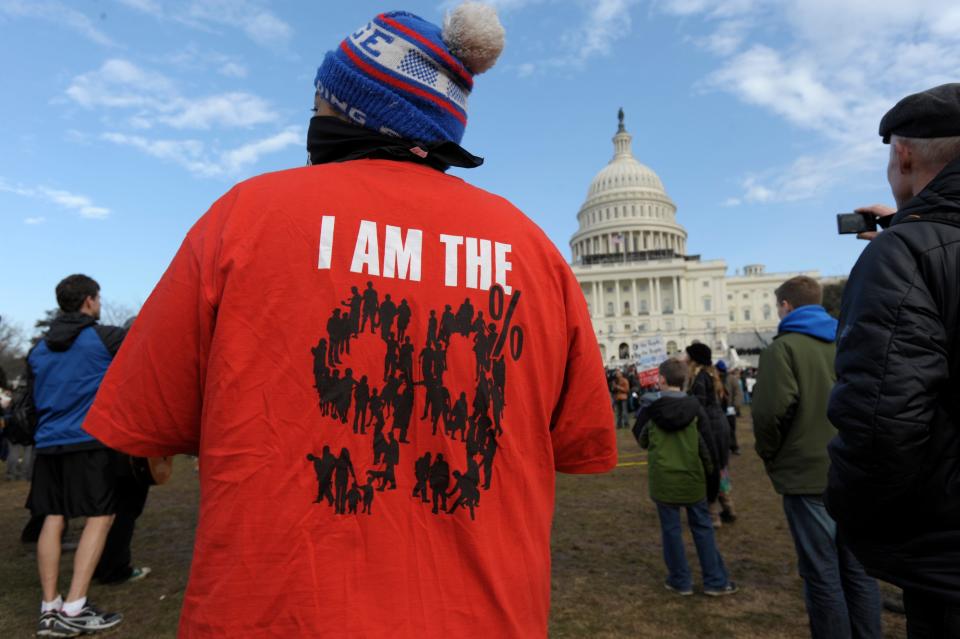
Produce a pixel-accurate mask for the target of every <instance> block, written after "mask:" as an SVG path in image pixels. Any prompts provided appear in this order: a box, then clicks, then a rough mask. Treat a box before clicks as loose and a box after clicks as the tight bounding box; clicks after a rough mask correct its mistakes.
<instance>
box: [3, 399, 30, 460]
mask: <svg viewBox="0 0 960 639" xmlns="http://www.w3.org/2000/svg"><path fill="white" fill-rule="evenodd" d="M36 432H37V407H36V405H35V404H34V403H33V392H32V390H31V389H30V387H29V386H20V388H18V389H17V390H15V391H13V402H11V404H10V412H9V413H8V414H7V415H5V416H4V429H3V435H4V437H6V438H7V439H8V440H10V443H11V444H20V445H21V446H33V443H34V442H33V436H34V434H36Z"/></svg>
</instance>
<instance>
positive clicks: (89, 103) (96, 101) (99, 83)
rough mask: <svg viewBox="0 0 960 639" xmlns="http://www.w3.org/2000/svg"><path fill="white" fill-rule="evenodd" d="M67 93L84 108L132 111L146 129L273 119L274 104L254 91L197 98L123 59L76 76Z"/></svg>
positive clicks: (131, 120) (243, 123)
mask: <svg viewBox="0 0 960 639" xmlns="http://www.w3.org/2000/svg"><path fill="white" fill-rule="evenodd" d="M66 94H67V97H68V98H70V99H71V100H73V101H74V102H76V103H77V104H79V105H80V106H82V107H85V108H88V109H92V108H98V107H101V108H107V109H126V110H130V111H132V113H131V115H130V116H129V120H128V124H130V125H131V126H132V127H134V128H137V129H148V128H151V127H153V126H154V125H155V124H157V123H162V124H166V125H169V126H171V127H174V128H176V129H209V128H212V127H226V128H230V127H240V128H243V127H250V126H254V125H257V124H263V123H266V122H273V121H274V120H276V118H277V115H276V113H275V112H274V111H273V110H272V109H271V107H270V104H269V103H268V102H267V101H266V100H264V99H262V98H260V97H258V96H255V95H252V94H250V93H244V92H228V93H220V94H216V95H210V96H204V97H199V98H187V97H184V96H183V95H181V94H180V92H179V91H178V89H177V87H176V86H175V84H174V82H173V81H172V80H170V79H169V78H167V77H166V76H164V75H162V74H160V73H155V72H152V71H148V70H145V69H142V68H140V67H138V66H137V65H135V64H133V63H132V62H129V61H127V60H122V59H111V60H107V61H106V62H104V64H103V65H102V66H101V67H100V68H99V69H97V70H96V71H91V72H89V73H84V74H81V75H79V76H77V77H75V78H74V79H73V81H72V82H71V84H70V86H69V87H68V88H67V90H66Z"/></svg>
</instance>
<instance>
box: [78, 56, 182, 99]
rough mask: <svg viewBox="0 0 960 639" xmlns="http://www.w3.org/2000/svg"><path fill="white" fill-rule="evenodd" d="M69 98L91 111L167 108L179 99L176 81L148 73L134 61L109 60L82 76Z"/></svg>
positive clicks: (79, 76)
mask: <svg viewBox="0 0 960 639" xmlns="http://www.w3.org/2000/svg"><path fill="white" fill-rule="evenodd" d="M67 96H68V97H69V98H70V99H72V100H73V101H74V102H76V103H77V104H79V105H80V106H83V107H87V108H94V107H109V108H142V109H147V110H150V109H158V108H166V107H165V106H164V107H161V105H167V104H169V101H170V100H171V99H172V98H174V97H175V96H176V90H175V89H174V86H173V82H172V81H170V80H169V79H167V78H166V77H164V76H163V75H161V74H159V73H151V72H149V71H144V70H143V69H141V68H140V67H138V66H136V65H135V64H133V63H132V62H128V61H127V60H121V59H112V60H107V61H106V62H104V63H103V65H102V66H101V67H100V68H99V69H98V70H96V71H91V72H89V73H84V74H81V75H78V76H77V77H75V78H74V79H73V82H71V84H70V86H69V87H68V88H67Z"/></svg>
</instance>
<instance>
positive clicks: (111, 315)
mask: <svg viewBox="0 0 960 639" xmlns="http://www.w3.org/2000/svg"><path fill="white" fill-rule="evenodd" d="M139 312H140V309H139V307H137V308H134V307H133V306H127V305H126V304H120V303H119V302H111V301H106V302H103V303H101V305H100V322H101V323H102V324H107V325H108V326H123V325H124V324H126V322H127V320H129V319H130V318H132V317H134V316H136V314H137V313H139Z"/></svg>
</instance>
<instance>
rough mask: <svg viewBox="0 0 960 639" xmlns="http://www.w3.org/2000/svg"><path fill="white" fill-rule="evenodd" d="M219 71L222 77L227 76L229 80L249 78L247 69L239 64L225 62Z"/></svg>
mask: <svg viewBox="0 0 960 639" xmlns="http://www.w3.org/2000/svg"><path fill="white" fill-rule="evenodd" d="M217 71H218V72H219V73H220V75H225V76H227V77H228V78H245V77H247V68H246V67H245V66H243V65H242V64H240V63H239V62H225V63H224V64H223V65H221V66H220V68H219V69H217Z"/></svg>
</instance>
